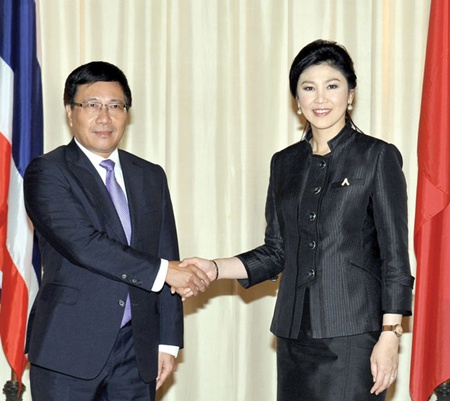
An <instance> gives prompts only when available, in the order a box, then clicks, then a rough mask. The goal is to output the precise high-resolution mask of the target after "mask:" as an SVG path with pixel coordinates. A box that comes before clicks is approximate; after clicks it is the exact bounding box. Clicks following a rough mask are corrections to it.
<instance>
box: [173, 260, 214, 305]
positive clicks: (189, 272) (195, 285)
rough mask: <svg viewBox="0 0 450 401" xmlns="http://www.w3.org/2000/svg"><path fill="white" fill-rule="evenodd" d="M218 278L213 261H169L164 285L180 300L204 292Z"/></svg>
mask: <svg viewBox="0 0 450 401" xmlns="http://www.w3.org/2000/svg"><path fill="white" fill-rule="evenodd" d="M218 277H219V267H218V265H217V263H216V262H215V261H212V260H208V259H201V258H189V259H184V260H183V261H182V262H179V261H171V262H169V268H168V269H167V276H166V283H167V284H169V285H170V287H171V291H172V294H175V292H176V293H177V294H178V295H180V296H181V298H182V300H183V301H184V300H185V299H187V298H189V297H191V296H193V295H197V294H198V293H199V291H200V292H205V291H206V289H207V288H208V287H209V285H210V284H211V282H213V281H215V280H217V279H218Z"/></svg>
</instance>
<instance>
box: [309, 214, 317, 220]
mask: <svg viewBox="0 0 450 401" xmlns="http://www.w3.org/2000/svg"><path fill="white" fill-rule="evenodd" d="M315 219H316V214H315V213H314V212H311V213H310V214H309V220H310V221H314V220H315Z"/></svg>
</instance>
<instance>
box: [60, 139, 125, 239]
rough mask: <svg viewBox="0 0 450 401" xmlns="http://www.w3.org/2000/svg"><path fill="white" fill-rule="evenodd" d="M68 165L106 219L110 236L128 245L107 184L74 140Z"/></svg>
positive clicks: (67, 154) (69, 152)
mask: <svg viewBox="0 0 450 401" xmlns="http://www.w3.org/2000/svg"><path fill="white" fill-rule="evenodd" d="M66 157H67V163H68V166H69V168H70V170H71V172H72V174H73V175H74V177H75V178H76V179H77V180H78V182H79V185H80V188H82V190H83V192H84V193H85V194H86V196H87V198H88V199H89V201H90V203H91V205H92V207H93V208H94V209H95V210H98V212H99V213H101V214H102V215H103V217H104V221H106V223H107V226H108V227H110V230H109V231H108V235H109V236H110V237H111V238H113V239H116V240H118V241H120V242H123V243H125V244H126V243H127V239H126V236H125V232H124V231H123V227H122V223H121V222H120V219H119V216H118V215H117V212H116V208H115V207H114V204H113V202H112V200H111V197H110V196H109V193H108V191H107V189H106V186H105V184H104V183H103V181H102V179H101V177H100V175H99V174H98V172H97V170H96V169H95V167H94V166H93V165H92V163H91V162H90V160H89V159H88V158H87V157H86V155H85V154H84V153H83V152H82V151H81V149H80V148H79V147H78V146H77V144H76V143H75V141H74V140H72V141H71V142H70V143H69V145H67V152H66Z"/></svg>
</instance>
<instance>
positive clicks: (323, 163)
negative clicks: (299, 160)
mask: <svg viewBox="0 0 450 401" xmlns="http://www.w3.org/2000/svg"><path fill="white" fill-rule="evenodd" d="M326 166H327V162H326V161H325V160H321V161H320V162H319V168H320V169H322V168H325V167H326Z"/></svg>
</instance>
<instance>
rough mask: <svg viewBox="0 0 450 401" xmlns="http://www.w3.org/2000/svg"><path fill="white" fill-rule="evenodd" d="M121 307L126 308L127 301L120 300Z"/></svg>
mask: <svg viewBox="0 0 450 401" xmlns="http://www.w3.org/2000/svg"><path fill="white" fill-rule="evenodd" d="M119 306H122V307H124V306H125V301H124V300H123V299H119Z"/></svg>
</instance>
